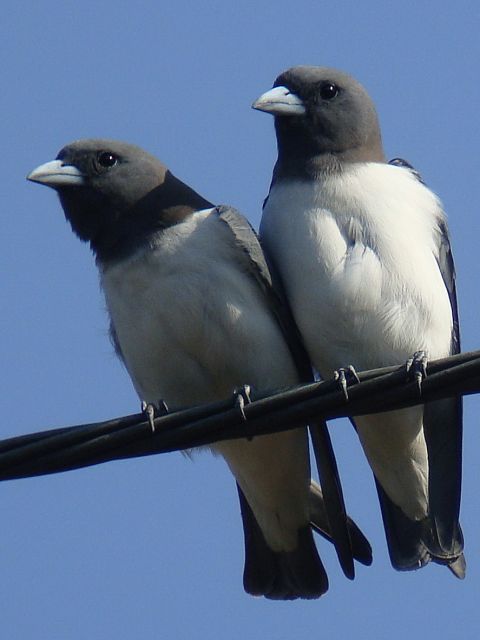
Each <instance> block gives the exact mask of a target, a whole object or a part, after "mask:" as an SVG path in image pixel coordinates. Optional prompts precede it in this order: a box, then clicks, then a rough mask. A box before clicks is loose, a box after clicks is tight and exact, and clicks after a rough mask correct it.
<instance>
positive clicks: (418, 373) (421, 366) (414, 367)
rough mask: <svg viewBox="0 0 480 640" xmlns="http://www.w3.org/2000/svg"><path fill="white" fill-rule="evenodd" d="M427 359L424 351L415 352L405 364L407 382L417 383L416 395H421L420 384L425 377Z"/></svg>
mask: <svg viewBox="0 0 480 640" xmlns="http://www.w3.org/2000/svg"><path fill="white" fill-rule="evenodd" d="M427 363H428V357H427V354H426V352H425V351H415V353H414V354H413V356H412V357H411V358H409V359H408V360H407V362H406V365H405V367H406V370H407V380H408V381H415V382H416V383H417V388H418V394H419V395H422V382H423V380H424V378H426V377H427Z"/></svg>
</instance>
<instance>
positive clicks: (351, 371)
mask: <svg viewBox="0 0 480 640" xmlns="http://www.w3.org/2000/svg"><path fill="white" fill-rule="evenodd" d="M333 377H334V380H335V381H336V382H337V383H338V385H339V387H340V389H341V390H342V392H343V395H344V396H345V400H346V401H347V402H348V386H351V385H352V384H357V383H358V382H360V378H359V377H358V376H357V372H356V371H355V368H354V367H353V366H352V365H349V366H348V367H342V368H341V369H338V370H337V371H335V373H334V376H333Z"/></svg>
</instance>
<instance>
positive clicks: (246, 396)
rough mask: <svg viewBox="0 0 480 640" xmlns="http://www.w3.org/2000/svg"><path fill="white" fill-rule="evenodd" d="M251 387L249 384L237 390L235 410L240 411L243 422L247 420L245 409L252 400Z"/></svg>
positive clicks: (234, 395)
mask: <svg viewBox="0 0 480 640" xmlns="http://www.w3.org/2000/svg"><path fill="white" fill-rule="evenodd" d="M250 392H251V387H250V385H249V384H244V385H243V387H240V389H235V391H234V392H233V397H234V401H235V408H236V409H238V410H239V411H240V414H241V416H242V420H245V421H246V420H247V416H246V415H245V411H244V407H245V405H246V404H250V403H251V401H252V399H251V398H250Z"/></svg>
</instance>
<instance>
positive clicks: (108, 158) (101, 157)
mask: <svg viewBox="0 0 480 640" xmlns="http://www.w3.org/2000/svg"><path fill="white" fill-rule="evenodd" d="M97 162H98V164H99V165H100V166H101V167H105V168H108V167H113V165H115V164H117V156H115V155H114V154H113V153H110V152H109V151H102V152H100V153H99V154H98V156H97Z"/></svg>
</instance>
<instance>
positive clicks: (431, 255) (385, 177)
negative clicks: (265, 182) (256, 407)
mask: <svg viewBox="0 0 480 640" xmlns="http://www.w3.org/2000/svg"><path fill="white" fill-rule="evenodd" d="M442 220H443V214H442V212H441V206H440V203H439V201H438V199H437V198H436V196H435V195H434V194H433V193H432V192H431V191H430V190H429V189H427V188H426V187H425V186H424V185H422V184H421V183H420V182H419V181H418V180H417V179H416V178H415V177H414V176H413V175H412V174H411V173H410V172H409V171H408V170H406V169H403V168H399V167H394V166H391V165H387V164H377V163H359V164H352V165H349V166H348V168H346V169H345V170H344V171H343V172H342V173H339V174H332V175H327V176H325V177H324V178H323V179H321V180H320V179H319V180H317V181H315V182H306V181H301V182H300V181H285V180H284V181H282V182H280V183H279V184H275V185H274V186H273V188H272V190H271V193H270V195H269V197H268V201H267V203H266V206H265V209H264V214H263V219H262V223H261V230H260V231H261V236H262V240H263V242H264V244H265V246H266V248H267V250H268V252H269V253H270V254H271V255H272V257H273V259H274V261H275V263H276V265H277V268H278V269H280V271H281V275H282V278H283V281H284V283H285V286H286V289H287V294H288V297H289V300H290V303H291V305H292V308H293V310H294V314H295V318H296V320H297V323H298V325H299V327H300V330H301V332H302V335H303V337H304V340H305V342H306V345H307V348H308V350H309V353H310V355H311V357H312V360H313V361H314V364H315V366H316V367H317V368H318V370H319V371H320V373H321V374H322V376H324V377H330V376H331V375H332V372H333V370H335V369H338V368H339V367H342V366H346V365H349V364H353V365H354V366H355V367H356V368H357V369H359V370H362V369H369V368H374V367H378V366H387V365H392V364H400V363H402V362H404V361H405V360H406V359H407V358H408V357H410V356H411V355H412V354H413V353H414V352H415V351H418V350H424V351H426V352H427V354H428V356H429V357H430V358H432V359H433V358H439V357H442V356H446V355H448V353H449V349H450V340H451V331H452V311H451V308H450V301H449V298H448V293H447V290H446V288H445V285H444V282H443V279H442V276H441V273H440V270H439V267H438V264H437V260H436V257H437V252H438V249H437V245H436V238H438V229H439V224H440V223H441V222H442ZM357 425H358V428H359V435H360V438H361V440H362V444H363V446H364V448H365V451H366V454H367V457H368V458H369V461H370V464H371V466H372V468H373V469H374V471H375V473H376V475H377V477H378V478H379V480H380V482H381V484H382V486H383V487H384V488H385V490H386V491H387V493H388V494H389V495H390V497H391V499H392V500H393V501H394V502H395V503H396V504H398V505H399V506H400V507H401V508H402V509H403V510H404V511H405V512H406V513H407V515H410V517H412V518H421V517H424V516H425V515H426V509H427V503H428V488H427V479H428V462H427V454H426V445H425V440H424V437H423V430H422V410H421V408H415V409H413V410H407V411H403V412H395V413H394V414H383V415H382V416H378V417H372V416H370V417H364V418H360V419H358V420H357ZM399 478H401V479H402V480H401V482H399V481H398V479H399Z"/></svg>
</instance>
